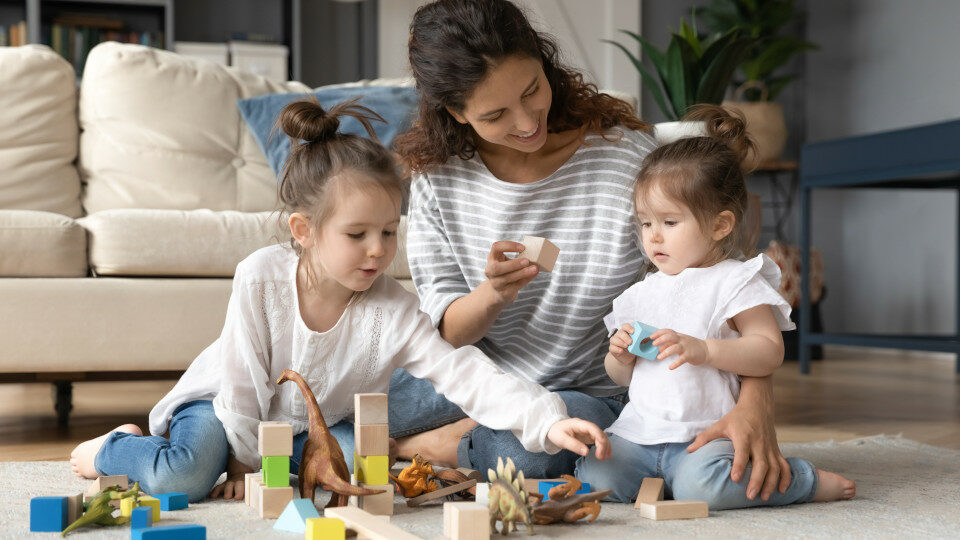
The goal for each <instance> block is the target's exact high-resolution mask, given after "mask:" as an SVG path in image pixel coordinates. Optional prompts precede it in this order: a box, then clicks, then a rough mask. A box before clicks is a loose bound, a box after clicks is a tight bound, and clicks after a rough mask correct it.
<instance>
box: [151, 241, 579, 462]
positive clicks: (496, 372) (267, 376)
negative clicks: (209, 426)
mask: <svg viewBox="0 0 960 540" xmlns="http://www.w3.org/2000/svg"><path fill="white" fill-rule="evenodd" d="M297 262H298V258H297V256H296V254H295V253H294V252H293V251H292V250H291V249H290V248H289V247H287V246H282V245H275V246H270V247H266V248H263V249H260V250H258V251H256V252H255V253H253V254H252V255H250V256H249V257H247V258H246V259H245V260H243V261H242V262H241V263H240V264H239V265H237V271H236V275H235V276H234V280H233V293H232V294H231V296H230V302H229V304H228V307H227V316H226V322H225V323H224V327H223V332H222V333H221V335H220V337H219V338H218V339H217V340H216V341H215V342H213V344H212V345H210V346H209V347H207V348H206V349H205V350H204V351H203V352H202V353H200V355H199V356H198V357H197V358H196V359H195V360H194V361H193V363H192V364H191V365H190V367H189V368H188V369H187V371H186V373H184V374H183V376H182V377H181V378H180V381H179V382H177V384H176V386H175V387H174V388H173V390H171V391H170V393H169V394H167V395H166V396H165V397H164V398H163V399H161V400H160V402H159V403H157V405H156V406H155V407H154V408H153V410H152V411H150V432H151V433H152V434H154V435H162V434H163V433H164V432H166V430H167V426H168V424H169V422H170V418H171V417H172V415H173V412H174V410H175V409H176V408H177V407H178V406H180V405H181V404H183V403H186V402H189V401H193V400H198V399H210V400H213V406H214V410H215V412H216V415H217V418H219V419H220V421H221V422H223V427H224V429H225V431H226V434H227V440H228V441H229V443H230V448H231V450H232V452H233V454H234V456H235V457H236V458H237V460H239V461H240V462H242V463H244V464H245V465H247V466H250V467H254V468H257V469H258V468H259V464H260V455H259V454H258V452H257V426H258V425H259V423H260V421H261V420H282V421H287V422H290V423H292V424H293V427H294V432H295V433H299V432H300V431H304V430H306V429H307V425H308V421H307V411H306V408H305V405H304V400H303V398H302V397H301V395H300V391H299V389H298V388H297V386H296V385H295V384H293V383H287V384H284V385H282V386H278V385H277V384H276V380H277V378H278V377H279V376H280V374H281V373H282V372H283V370H284V369H292V370H294V371H297V372H299V373H300V374H301V375H303V377H304V379H306V381H307V382H308V384H309V385H310V387H311V388H312V389H313V392H314V394H315V395H316V397H317V402H318V403H319V404H320V410H321V411H322V412H323V415H324V417H325V419H326V422H327V424H328V425H329V426H332V425H334V424H336V423H337V422H339V421H341V420H343V419H347V420H349V421H353V395H354V394H356V393H362V392H364V393H365V392H387V391H388V389H389V386H390V376H391V375H392V374H393V372H394V370H395V369H396V368H399V367H402V368H405V369H407V370H408V371H409V372H410V373H411V374H412V375H414V376H416V377H421V378H425V379H427V380H429V381H430V382H432V383H433V385H434V387H435V388H436V389H437V391H438V392H439V393H441V394H443V395H445V396H446V397H447V399H449V400H450V401H452V402H453V403H456V404H457V405H459V406H460V407H461V408H462V409H463V410H464V412H465V413H467V414H468V415H469V416H470V417H471V418H473V419H475V420H476V421H477V422H479V423H481V424H483V425H485V426H487V427H490V428H493V429H509V430H511V431H513V433H514V434H515V435H516V436H517V438H518V439H520V442H521V443H523V445H524V447H525V448H527V449H528V450H530V451H546V452H550V453H555V452H557V451H559V448H558V447H557V446H555V445H554V444H552V443H550V442H549V441H548V440H547V432H548V430H549V429H550V426H552V425H553V424H554V423H555V422H557V421H558V420H562V419H564V418H567V416H566V407H565V405H564V404H563V401H562V400H561V399H560V398H559V396H557V395H556V394H552V393H550V392H547V391H546V390H545V389H544V388H543V387H541V386H539V385H536V384H534V383H530V382H527V381H525V380H522V379H520V378H519V377H516V376H514V375H510V374H507V373H504V372H503V371H501V370H500V369H499V368H497V367H496V366H495V365H494V364H493V362H491V361H490V360H489V359H488V358H487V357H486V356H484V355H483V354H482V353H481V352H480V351H479V350H478V349H476V348H475V347H469V346H468V347H461V348H459V349H454V348H453V346H451V345H450V344H449V343H447V342H446V341H444V340H443V338H441V337H440V334H439V332H438V331H437V330H436V329H435V328H434V326H433V324H432V323H431V321H430V317H428V316H427V315H426V314H424V313H423V312H421V311H420V309H419V301H418V299H417V297H416V296H415V295H413V294H412V293H410V292H408V291H407V290H405V289H404V288H403V287H402V286H401V285H400V284H399V283H397V282H396V281H395V280H394V279H393V278H390V277H388V276H381V277H380V278H379V279H378V280H377V281H376V282H375V283H374V284H373V286H372V287H371V288H370V289H369V290H368V291H367V292H366V293H364V294H363V295H362V296H361V297H360V298H359V299H358V300H356V301H355V302H354V303H352V304H351V305H349V306H348V307H347V309H346V310H344V312H343V315H341V317H340V320H339V321H337V323H336V325H334V327H333V328H331V329H330V330H328V331H326V332H314V331H312V330H310V329H309V328H307V326H306V324H305V323H304V322H303V319H302V318H301V317H300V312H299V308H298V301H297V288H296V272H297Z"/></svg>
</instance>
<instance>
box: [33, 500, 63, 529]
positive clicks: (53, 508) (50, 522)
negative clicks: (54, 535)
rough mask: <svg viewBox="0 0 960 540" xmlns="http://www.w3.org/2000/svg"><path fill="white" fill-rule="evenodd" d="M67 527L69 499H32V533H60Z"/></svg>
mask: <svg viewBox="0 0 960 540" xmlns="http://www.w3.org/2000/svg"><path fill="white" fill-rule="evenodd" d="M67 525H69V524H68V523H67V497H34V498H32V499H30V532H60V531H62V530H64V529H66V528H67Z"/></svg>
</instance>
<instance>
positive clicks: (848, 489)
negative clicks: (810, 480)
mask: <svg viewBox="0 0 960 540" xmlns="http://www.w3.org/2000/svg"><path fill="white" fill-rule="evenodd" d="M817 479H818V482H817V492H816V493H815V494H814V495H813V502H827V501H839V500H844V499H852V498H853V496H854V495H856V494H857V484H856V483H854V481H853V480H847V479H846V478H844V477H842V476H840V475H839V474H837V473H832V472H827V471H821V470H820V469H817Z"/></svg>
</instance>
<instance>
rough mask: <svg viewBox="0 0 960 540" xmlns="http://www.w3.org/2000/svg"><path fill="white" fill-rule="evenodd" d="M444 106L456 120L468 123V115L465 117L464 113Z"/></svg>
mask: <svg viewBox="0 0 960 540" xmlns="http://www.w3.org/2000/svg"><path fill="white" fill-rule="evenodd" d="M444 108H445V109H447V112H448V113H450V116H452V117H453V119H454V120H456V121H457V122H460V123H461V124H466V123H467V117H465V116H464V115H462V114H460V113H459V112H457V111H455V110H453V109H451V108H450V107H447V106H444Z"/></svg>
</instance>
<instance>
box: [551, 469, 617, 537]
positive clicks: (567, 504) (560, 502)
mask: <svg viewBox="0 0 960 540" xmlns="http://www.w3.org/2000/svg"><path fill="white" fill-rule="evenodd" d="M563 479H564V480H566V481H567V482H566V483H565V484H560V485H559V486H554V487H552V488H550V491H548V492H547V500H546V501H540V502H537V503H535V504H534V505H533V522H534V523H536V524H537V525H547V524H549V523H556V522H557V521H564V522H566V523H573V522H575V521H577V520H580V519H583V518H585V517H587V516H590V519H588V520H587V521H588V522H590V521H593V520H595V519H597V516H599V515H600V503H599V502H598V501H599V500H600V499H602V498H604V497H606V496H607V495H609V494H610V493H611V492H610V490H609V489H607V490H604V491H596V492H593V493H582V494H580V495H575V493H576V492H577V491H579V490H580V487H581V485H582V484H581V483H580V481H579V480H577V479H576V478H574V477H572V476H570V475H569V474H565V475H563ZM538 495H539V494H538Z"/></svg>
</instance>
